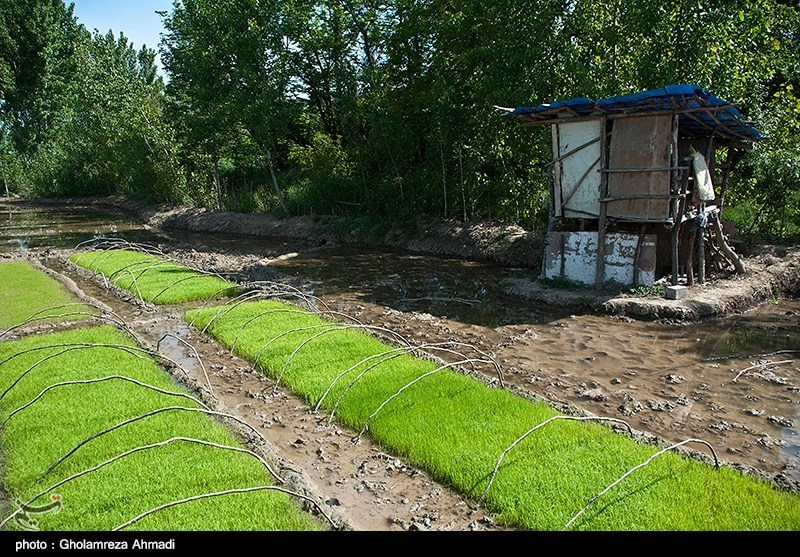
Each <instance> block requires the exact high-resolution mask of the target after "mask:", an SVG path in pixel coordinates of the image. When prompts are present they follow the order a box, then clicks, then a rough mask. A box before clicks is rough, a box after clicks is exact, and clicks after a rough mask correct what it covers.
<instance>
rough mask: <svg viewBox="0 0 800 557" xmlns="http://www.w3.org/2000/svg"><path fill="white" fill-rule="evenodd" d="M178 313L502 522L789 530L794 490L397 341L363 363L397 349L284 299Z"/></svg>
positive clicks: (537, 526) (797, 518) (794, 520)
mask: <svg viewBox="0 0 800 557" xmlns="http://www.w3.org/2000/svg"><path fill="white" fill-rule="evenodd" d="M185 319H186V320H187V322H189V323H192V324H193V325H194V326H195V327H197V328H198V329H201V330H205V331H206V332H208V333H210V334H211V335H212V336H214V337H215V338H217V339H218V340H219V341H220V342H222V343H223V344H225V345H226V346H228V347H229V348H231V349H233V351H235V352H236V353H238V354H239V355H241V356H242V357H244V358H247V359H248V360H249V361H250V362H252V363H254V365H255V366H256V367H257V368H258V369H259V370H261V371H262V372H263V373H265V374H266V375H269V376H271V377H273V378H275V379H277V380H278V384H279V385H285V386H286V387H288V388H289V389H291V390H292V391H294V392H295V393H296V394H298V395H299V396H302V397H304V399H305V400H306V402H307V403H308V404H309V406H311V407H318V408H319V409H320V410H321V411H324V412H325V413H327V415H328V418H329V419H330V416H331V412H332V410H334V409H335V414H334V419H336V420H338V421H339V422H340V424H341V425H343V426H345V427H347V428H349V429H352V430H353V431H354V432H367V433H368V434H369V435H371V436H372V438H373V439H374V440H376V441H377V442H379V443H380V444H381V445H382V446H384V447H385V448H386V449H387V450H389V451H391V452H393V453H394V454H396V455H398V456H399V457H401V458H404V459H406V460H407V461H408V462H410V463H411V464H413V465H415V466H419V467H421V468H423V469H425V470H427V471H428V472H429V473H431V474H432V476H433V477H435V478H436V479H437V480H439V481H441V482H443V483H445V484H447V485H449V486H451V487H452V488H454V489H455V490H457V491H459V492H461V493H462V494H464V495H465V496H466V497H469V498H471V499H472V500H473V501H482V502H483V504H484V506H485V508H486V509H487V510H488V511H490V512H492V513H493V514H494V515H495V517H496V518H497V519H498V521H500V522H501V523H502V524H504V525H506V526H508V527H513V528H519V529H524V530H547V531H549V530H561V529H565V528H566V529H574V530H614V531H621V530H625V531H632V530H682V531H688V530H703V531H705V530H797V529H798V528H800V497H798V495H797V494H792V493H788V492H784V491H780V490H778V489H777V488H776V487H775V486H773V485H772V484H769V483H768V482H765V481H763V480H761V479H758V478H756V477H754V476H748V475H745V474H742V473H741V472H739V471H737V470H735V469H733V468H730V467H725V466H722V467H721V468H719V469H717V468H716V467H715V466H713V465H711V464H709V463H707V462H704V461H702V460H699V459H696V458H690V457H688V456H686V455H684V454H681V453H680V452H678V451H675V450H668V449H670V447H667V446H656V445H649V444H645V443H640V442H637V441H635V440H634V439H633V438H632V437H630V436H628V435H624V434H621V433H617V432H615V431H613V430H612V429H611V428H610V427H608V426H607V425H602V424H600V423H597V422H590V421H576V420H571V419H560V418H555V417H556V416H559V415H560V414H558V413H557V412H556V411H555V410H554V409H553V408H551V407H550V406H549V405H547V404H545V403H543V402H536V401H532V400H529V399H527V398H524V397H521V396H517V395H515V394H513V393H511V392H510V391H509V390H506V389H503V388H498V387H492V386H489V385H487V384H486V383H484V382H482V381H479V380H477V379H474V378H472V377H469V376H467V375H466V374H462V373H459V372H456V371H452V370H450V369H441V370H438V369H439V364H437V363H435V362H434V361H432V360H429V359H427V358H420V357H414V356H411V355H408V354H405V353H403V354H400V355H399V356H398V357H395V358H393V359H388V358H387V359H386V360H385V361H383V363H381V364H380V365H378V366H376V367H374V368H372V369H369V370H368V368H369V367H370V366H372V365H373V364H375V363H377V362H378V361H380V360H381V359H380V358H377V357H376V355H378V354H388V353H389V351H390V350H392V349H395V348H396V347H395V346H392V345H390V344H389V343H386V342H384V341H382V340H379V339H378V338H376V337H375V336H373V335H369V334H366V333H365V332H364V331H363V330H357V329H354V328H343V327H342V325H341V324H339V325H336V324H334V323H333V322H331V321H327V320H326V319H323V318H322V317H321V316H319V315H316V314H313V313H311V312H308V311H302V310H300V309H299V308H297V307H295V306H292V305H289V304H285V303H283V302H278V301H261V302H245V303H241V304H228V305H223V306H220V307H217V308H201V309H196V310H192V311H189V312H187V313H186V315H185ZM323 331H329V332H323ZM312 337H313V340H310V339H312ZM395 354H396V352H395ZM287 362H288V363H287ZM359 362H361V363H359ZM437 370H438V371H437ZM549 420H551V421H549ZM536 427H538V429H535V430H534V428H536ZM532 430H533V431H532ZM526 434H527V435H526ZM698 446H699V447H700V448H701V449H705V447H704V446H703V445H695V446H694V447H698ZM512 447H513V448H512ZM506 451H507V452H506ZM709 454H711V453H709ZM498 465H499V466H498ZM495 468H497V472H496V474H495V473H494V470H495ZM490 482H491V485H490ZM590 502H591V504H589V503H590ZM587 504H588V506H587Z"/></svg>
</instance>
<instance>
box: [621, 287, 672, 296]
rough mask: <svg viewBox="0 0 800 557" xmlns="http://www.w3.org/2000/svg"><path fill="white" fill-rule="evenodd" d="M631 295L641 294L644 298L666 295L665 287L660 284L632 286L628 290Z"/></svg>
mask: <svg viewBox="0 0 800 557" xmlns="http://www.w3.org/2000/svg"><path fill="white" fill-rule="evenodd" d="M628 292H629V293H630V294H632V295H633V296H643V297H645V298H663V297H664V296H666V295H667V289H666V288H664V287H663V286H662V285H660V284H655V285H653V286H634V287H632V288H630V289H629V290H628Z"/></svg>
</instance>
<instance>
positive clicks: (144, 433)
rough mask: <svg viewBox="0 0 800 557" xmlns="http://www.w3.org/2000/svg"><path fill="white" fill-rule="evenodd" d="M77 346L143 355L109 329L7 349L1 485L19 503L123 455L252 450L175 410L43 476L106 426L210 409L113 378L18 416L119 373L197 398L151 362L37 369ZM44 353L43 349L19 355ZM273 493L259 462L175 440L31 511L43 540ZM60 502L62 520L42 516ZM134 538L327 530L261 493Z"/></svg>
mask: <svg viewBox="0 0 800 557" xmlns="http://www.w3.org/2000/svg"><path fill="white" fill-rule="evenodd" d="M69 343H95V344H124V345H130V346H134V345H133V344H132V343H131V341H130V340H129V339H127V337H125V336H124V335H123V334H122V333H120V332H119V331H117V330H116V329H114V328H113V327H110V326H101V327H91V328H84V329H76V330H71V331H67V332H61V333H53V334H47V335H38V336H35V337H29V338H26V339H23V340H19V341H14V342H3V343H0V362H3V363H2V364H0V393H2V392H5V394H2V395H0V397H2V398H0V420H2V421H6V420H7V421H6V423H5V425H4V426H3V427H2V430H0V433H1V434H2V436H1V437H0V446H1V447H2V452H3V456H4V460H5V466H4V482H3V483H4V488H5V490H6V491H7V492H8V493H9V496H10V499H12V500H15V499H16V500H19V501H21V502H27V501H28V500H29V499H30V498H32V497H33V496H34V495H36V494H38V493H40V492H41V491H43V490H45V489H46V488H48V487H50V486H52V485H54V484H56V483H57V482H59V481H61V480H63V479H66V478H68V477H70V476H71V475H74V474H76V473H79V472H81V471H84V470H87V469H89V468H91V467H94V466H97V465H98V464H100V463H102V462H104V461H106V460H108V459H111V458H113V457H114V456H115V455H119V454H121V453H124V452H125V451H129V450H131V449H134V448H135V447H140V446H144V445H149V444H153V443H158V442H162V441H166V440H168V439H171V438H175V437H185V438H195V439H200V440H204V441H206V442H209V443H216V444H219V445H225V446H233V447H238V448H240V449H243V448H244V445H243V444H241V443H240V442H239V441H238V440H237V438H236V437H235V436H234V435H233V434H232V433H231V432H230V431H229V430H228V429H227V428H226V427H225V426H223V425H222V424H221V423H219V422H218V421H217V420H215V419H212V418H211V417H210V416H209V415H207V414H204V413H198V412H192V411H179V410H170V411H164V412H160V413H157V414H153V415H152V416H149V417H147V418H144V419H142V420H139V421H136V422H133V423H131V424H129V425H126V426H124V427H121V428H119V429H116V430H114V431H112V432H110V433H108V434H105V435H102V436H101V437H98V438H96V439H93V440H91V441H89V442H88V443H86V444H84V445H82V446H81V447H80V448H79V449H78V450H77V451H75V452H74V454H72V455H71V456H70V457H69V458H67V459H66V460H64V461H63V462H61V463H60V464H59V465H58V466H57V467H56V468H55V469H53V470H52V471H51V472H50V473H49V474H47V475H46V476H45V477H44V478H43V479H42V478H40V476H41V475H42V474H43V473H45V472H46V471H47V470H48V468H49V467H51V465H52V464H53V463H55V462H57V461H58V459H59V458H60V457H62V456H63V455H65V454H67V453H68V452H69V451H70V450H71V449H72V448H74V447H76V446H77V445H79V444H80V443H81V442H82V441H84V440H86V439H87V438H89V437H90V436H91V435H93V434H96V433H98V432H100V431H102V430H104V429H105V428H108V427H111V426H113V425H115V424H117V423H119V422H122V421H124V420H127V419H131V418H134V417H136V416H139V415H141V414H144V413H146V412H149V411H154V410H158V409H160V408H166V407H169V406H181V407H187V408H200V407H201V406H200V404H198V403H197V402H194V401H192V400H189V399H187V398H185V397H179V396H174V395H170V394H165V393H162V392H157V391H154V390H151V389H148V388H144V387H142V386H140V385H137V384H135V383H132V382H128V381H124V380H108V381H103V382H96V383H84V384H74V385H66V386H60V387H56V388H53V389H51V390H49V391H47V392H46V393H45V394H44V395H42V396H41V397H40V398H39V399H38V400H37V401H36V402H35V403H34V404H32V405H30V406H28V407H26V408H24V409H23V410H21V411H19V412H17V413H15V414H13V415H11V414H12V412H14V411H16V410H17V409H19V408H22V407H23V406H24V405H25V404H27V403H29V402H31V401H33V400H34V399H35V398H36V397H37V396H38V395H39V394H40V393H42V392H43V391H44V390H45V389H47V388H48V387H49V386H52V385H55V384H57V383H62V382H66V381H75V380H86V379H93V378H102V377H107V376H111V375H120V376H125V377H129V378H131V379H135V380H137V381H140V382H142V383H145V384H147V385H151V386H153V387H157V388H159V389H162V390H164V391H170V392H174V393H183V394H189V393H188V391H186V390H184V389H182V388H181V387H179V386H178V385H176V384H175V383H174V382H173V381H172V380H171V378H170V377H169V376H168V375H167V374H166V373H164V371H163V370H162V369H161V368H160V367H159V366H158V365H157V364H156V363H155V362H154V361H153V360H152V359H150V358H148V357H137V356H136V355H134V354H131V353H129V352H126V351H123V350H116V349H112V348H108V347H101V348H92V349H86V350H72V351H69V352H65V353H64V354H62V355H60V356H58V357H54V358H51V359H49V360H47V361H45V362H43V363H42V364H40V365H38V366H35V364H36V363H37V362H38V361H40V360H42V359H43V358H45V356H47V355H49V354H54V353H56V352H59V351H61V350H63V349H64V348H63V347H62V348H58V347H49V346H50V345H56V344H69ZM37 347H46V348H44V349H41V350H35V351H29V352H26V353H24V354H21V355H19V356H17V357H13V356H14V355H15V354H20V353H21V352H24V351H26V350H29V349H32V348H37ZM34 366H35V367H34ZM26 371H27V373H26ZM20 378H21V379H20ZM18 379H19V381H18V382H16V381H17V380H18ZM15 382H16V384H14V383H15ZM12 385H13V387H12ZM9 416H10V418H9ZM265 485H268V486H272V485H278V484H276V482H275V480H274V476H273V475H272V474H271V473H270V472H269V470H268V469H266V468H265V466H264V465H263V464H262V463H261V462H260V461H259V460H258V458H256V457H255V456H253V455H251V454H247V453H244V452H234V451H230V450H224V449H221V448H218V447H214V446H209V445H203V444H197V443H190V442H185V441H176V442H172V443H168V444H164V445H163V446H158V447H154V448H150V449H147V450H142V451H139V452H135V453H132V454H130V455H129V456H126V457H124V458H122V459H120V460H117V461H115V462H113V463H111V464H108V465H107V466H104V467H102V468H98V469H97V470H96V471H94V472H91V473H88V474H85V475H82V476H80V477H76V478H75V479H73V480H71V481H68V482H67V483H64V484H63V485H61V486H59V487H57V488H56V489H54V490H53V491H52V492H50V493H46V494H44V495H43V496H42V497H40V498H39V499H37V500H36V501H35V502H34V503H32V504H31V508H32V510H31V511H30V512H28V513H26V514H25V517H26V518H27V520H35V521H37V522H38V524H37V527H38V528H40V529H42V530H77V531H95V530H110V529H112V528H114V527H117V526H119V525H121V524H123V523H125V522H126V521H128V520H130V519H132V518H134V517H136V516H138V515H139V514H141V513H143V512H145V511H147V510H149V509H152V508H154V507H157V506H159V505H162V504H165V503H169V502H172V501H175V500H179V499H183V498H187V497H193V496H196V495H199V494H204V493H210V492H220V491H226V490H231V489H242V488H253V487H258V486H265ZM53 493H55V494H58V495H60V512H54V510H53V509H52V508H50V509H45V507H47V506H48V505H50V504H51V503H53V502H54V501H53V500H52V499H51V494H53ZM12 507H13V508H14V509H16V508H17V507H16V506H14V505H12ZM43 509H44V510H43ZM21 527H22V525H21V523H20V522H18V521H16V520H14V519H12V520H10V521H9V522H8V524H7V525H6V528H7V529H20V528H21ZM128 529H141V530H276V531H277V530H294V531H297V530H302V531H305V530H320V529H322V527H321V526H320V524H319V522H318V521H316V520H315V519H314V518H313V517H312V516H311V515H310V514H307V513H304V512H302V511H301V510H300V505H299V504H298V499H297V498H295V497H293V496H290V495H289V494H287V493H284V492H281V491H276V490H262V491H253V492H249V493H233V494H230V495H224V496H220V497H215V498H210V499H202V500H197V501H192V502H190V503H187V504H184V505H180V506H176V507H170V508H166V509H164V510H161V511H158V512H156V513H154V514H151V515H149V516H147V517H145V518H143V519H142V520H141V521H139V522H136V523H135V524H132V525H131V526H130V527H128Z"/></svg>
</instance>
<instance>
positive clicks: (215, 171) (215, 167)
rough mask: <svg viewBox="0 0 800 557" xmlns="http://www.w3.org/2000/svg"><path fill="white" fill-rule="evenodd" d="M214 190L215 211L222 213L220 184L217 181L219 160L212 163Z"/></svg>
mask: <svg viewBox="0 0 800 557" xmlns="http://www.w3.org/2000/svg"><path fill="white" fill-rule="evenodd" d="M214 190H215V191H216V193H217V211H222V184H221V183H220V179H219V160H215V161H214Z"/></svg>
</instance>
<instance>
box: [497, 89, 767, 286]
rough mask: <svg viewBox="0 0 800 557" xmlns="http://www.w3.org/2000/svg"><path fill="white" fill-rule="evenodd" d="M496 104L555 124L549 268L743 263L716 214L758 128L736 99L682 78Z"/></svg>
mask: <svg viewBox="0 0 800 557" xmlns="http://www.w3.org/2000/svg"><path fill="white" fill-rule="evenodd" d="M497 108H499V109H500V110H501V111H503V113H504V114H506V115H508V116H513V117H516V118H519V119H520V120H521V121H522V123H523V125H525V126H542V125H548V124H549V125H550V126H551V129H552V147H553V159H552V161H551V162H550V163H549V164H548V166H549V170H550V172H549V175H550V177H551V180H550V214H549V223H548V230H547V240H546V249H545V254H544V261H543V265H542V275H543V276H544V277H545V278H551V279H554V278H560V279H565V280H568V281H571V282H579V283H583V284H586V285H593V286H595V287H596V288H598V289H602V288H605V287H608V286H609V285H611V284H617V285H625V286H629V285H638V286H652V285H653V284H654V283H655V282H656V281H658V280H664V281H667V282H669V283H671V284H672V285H678V284H685V285H687V286H688V285H692V284H694V283H695V282H699V283H703V282H704V281H705V279H706V270H707V269H708V268H709V266H711V268H714V269H718V270H722V269H726V268H732V269H733V270H735V272H737V273H742V274H743V273H744V272H745V266H744V262H743V260H742V257H741V256H740V255H739V254H738V253H736V251H735V249H734V248H732V247H731V245H730V242H729V239H728V238H727V235H726V231H725V229H724V228H723V223H722V221H721V219H720V213H721V211H722V208H723V205H724V202H725V189H726V186H727V183H728V176H729V174H730V171H731V168H732V167H733V166H734V164H735V162H736V161H737V160H738V159H739V158H740V157H741V155H742V154H743V153H744V151H745V150H746V149H751V148H752V147H753V145H754V144H755V143H756V142H758V141H761V140H762V139H763V138H762V136H761V135H760V134H759V132H758V131H757V130H756V129H755V127H754V125H753V124H752V123H750V122H746V121H744V120H743V119H742V116H741V114H740V112H739V110H738V109H737V107H736V106H735V105H734V104H733V103H730V102H727V101H724V100H722V99H720V98H718V97H716V96H715V95H714V94H713V93H711V92H709V91H706V90H704V89H701V88H700V87H697V86H695V85H686V84H682V85H667V86H666V87H663V88H660V89H652V90H648V91H643V92H639V93H634V94H630V95H623V96H616V97H610V98H607V99H601V100H590V99H586V98H574V99H571V100H567V101H555V102H552V103H549V104H540V105H539V106H535V107H518V108H513V109H512V108H501V107H497ZM598 246H601V248H600V249H598Z"/></svg>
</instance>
